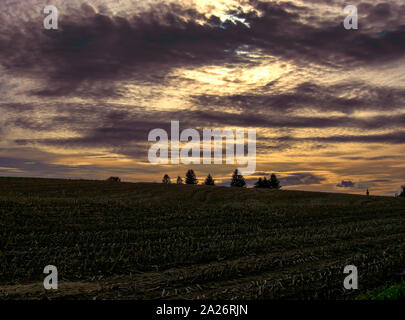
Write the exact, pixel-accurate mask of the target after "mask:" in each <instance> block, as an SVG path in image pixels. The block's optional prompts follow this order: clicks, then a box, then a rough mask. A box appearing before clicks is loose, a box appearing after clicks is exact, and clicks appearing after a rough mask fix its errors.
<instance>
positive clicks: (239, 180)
mask: <svg viewBox="0 0 405 320" xmlns="http://www.w3.org/2000/svg"><path fill="white" fill-rule="evenodd" d="M245 186H246V181H245V178H244V177H243V176H242V175H241V174H239V170H238V169H235V171H234V172H233V174H232V180H231V187H239V188H243V187H245Z"/></svg>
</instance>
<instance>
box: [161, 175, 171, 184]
mask: <svg viewBox="0 0 405 320" xmlns="http://www.w3.org/2000/svg"><path fill="white" fill-rule="evenodd" d="M162 182H163V183H164V184H170V183H171V182H170V177H169V175H167V174H165V175H164V177H163V180H162Z"/></svg>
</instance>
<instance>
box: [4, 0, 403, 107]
mask: <svg viewBox="0 0 405 320" xmlns="http://www.w3.org/2000/svg"><path fill="white" fill-rule="evenodd" d="M251 4H252V5H253V6H254V7H255V8H256V9H257V10H258V11H259V12H260V15H259V14H257V13H256V12H243V11H242V10H240V11H238V12H232V14H233V15H234V16H235V17H238V18H240V19H245V21H246V23H247V24H248V25H249V26H250V27H247V26H246V25H245V24H243V23H240V22H230V21H227V22H222V21H221V20H220V19H219V18H218V17H216V16H211V17H206V16H205V15H203V14H202V13H199V12H197V11H195V10H194V9H189V8H186V7H182V6H180V5H178V4H173V3H172V4H164V3H159V4H155V5H154V6H153V7H151V9H150V11H148V12H142V13H140V14H138V15H136V16H133V17H132V18H124V17H118V16H109V15H108V11H106V12H107V13H105V14H100V13H97V12H95V10H94V9H93V8H92V7H90V6H88V5H84V6H83V9H82V10H77V11H72V12H68V13H67V14H66V15H64V16H62V17H61V20H60V30H58V31H54V30H51V31H45V30H42V29H41V28H36V27H33V22H32V21H26V22H25V23H23V24H22V25H21V26H20V27H19V28H17V29H15V25H13V26H11V25H10V26H8V25H3V26H2V27H1V31H2V32H1V35H0V48H1V49H0V57H1V60H0V63H1V65H2V66H3V67H4V68H5V69H6V70H7V72H9V73H12V74H27V73H29V74H34V75H35V76H37V77H39V78H42V77H43V76H45V79H44V80H47V81H48V84H52V86H51V87H49V86H47V87H46V88H43V89H40V90H36V91H34V92H33V93H34V94H37V95H39V96H42V97H45V96H57V95H62V96H65V95H69V94H71V93H72V92H74V93H77V95H79V96H82V95H86V94H89V95H90V96H97V95H99V96H100V95H106V96H109V95H112V96H117V95H120V94H121V93H120V92H119V89H118V88H117V87H116V86H115V84H114V83H113V82H114V80H121V79H129V78H131V79H137V80H139V81H144V82H145V81H146V82H150V83H158V82H165V81H166V74H167V72H169V71H170V70H171V69H172V68H175V67H178V66H183V67H184V66H199V65H208V64H210V65H212V64H215V63H217V64H219V63H224V62H228V63H229V62H235V61H237V60H241V59H243V58H242V57H241V56H238V55H237V53H236V49H237V48H239V47H240V46H241V45H247V46H248V47H249V48H250V49H255V48H257V49H261V50H264V51H265V52H267V53H269V54H272V55H275V56H279V57H282V58H283V59H292V60H294V61H296V62H297V63H299V62H300V61H301V62H303V63H304V62H305V61H310V62H315V63H318V64H325V65H334V66H339V67H342V68H347V67H349V68H350V67H352V66H353V65H358V64H365V63H367V64H369V63H377V62H378V63H379V64H381V63H382V62H384V61H388V60H392V59H395V58H399V57H401V56H403V55H404V53H405V40H404V39H405V27H404V26H401V25H399V24H398V25H396V24H395V23H394V22H395V21H396V20H395V19H394V16H393V15H392V12H396V10H399V9H401V10H402V9H403V8H402V7H401V8H398V6H396V5H394V4H388V3H387V4H385V5H384V6H381V4H379V5H377V6H371V7H369V12H370V13H369V17H368V18H367V19H366V20H365V21H364V22H363V24H367V23H372V21H373V19H375V17H376V15H380V17H381V16H387V15H389V16H390V17H391V18H392V19H394V20H393V22H392V23H393V24H394V26H393V27H392V28H391V29H390V30H380V31H378V32H376V31H373V30H372V31H367V29H366V28H364V30H357V31H356V32H351V31H347V30H345V29H344V28H343V26H342V23H343V18H344V16H342V17H336V20H331V21H324V20H322V18H321V17H317V16H316V14H319V12H317V11H316V10H315V9H314V8H312V7H306V6H296V5H294V4H292V3H273V2H261V1H251ZM379 9H383V10H382V12H380V11H379ZM378 12H379V13H378ZM69 14H71V15H69ZM308 15H309V16H311V19H312V20H313V21H311V23H307V22H305V19H306V18H305V17H306V16H308ZM197 20H198V21H202V22H203V23H198V22H197ZM35 25H37V24H35ZM368 32H369V33H368ZM245 59H246V57H245ZM106 79H108V80H109V83H108V84H106V83H105V82H103V83H101V84H100V83H98V81H100V80H106ZM93 86H94V87H93ZM83 88H87V89H86V90H83ZM298 94H299V93H298ZM304 98H305V97H304ZM279 99H280V102H284V103H287V104H288V103H290V104H291V103H293V101H291V100H289V98H288V97H279ZM290 99H291V98H290ZM276 102H277V101H276ZM332 102H333V101H332ZM351 102H352V101H345V100H343V101H339V100H336V101H334V104H335V105H336V106H337V107H338V106H339V105H342V107H343V108H344V107H345V106H346V104H350V103H351Z"/></svg>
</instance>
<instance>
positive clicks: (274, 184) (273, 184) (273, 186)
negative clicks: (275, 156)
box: [269, 173, 281, 190]
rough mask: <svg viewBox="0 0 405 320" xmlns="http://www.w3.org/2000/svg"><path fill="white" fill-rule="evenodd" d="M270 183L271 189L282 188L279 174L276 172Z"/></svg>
mask: <svg viewBox="0 0 405 320" xmlns="http://www.w3.org/2000/svg"><path fill="white" fill-rule="evenodd" d="M269 184H270V189H277V190H278V189H280V188H281V186H280V181H279V180H278V179H277V176H276V175H275V174H274V173H273V174H272V175H271V177H270V181H269Z"/></svg>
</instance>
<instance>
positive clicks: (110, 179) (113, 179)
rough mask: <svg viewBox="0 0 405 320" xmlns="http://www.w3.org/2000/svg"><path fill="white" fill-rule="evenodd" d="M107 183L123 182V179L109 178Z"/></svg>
mask: <svg viewBox="0 0 405 320" xmlns="http://www.w3.org/2000/svg"><path fill="white" fill-rule="evenodd" d="M107 181H110V182H121V179H120V178H118V177H109V178H108V179H107Z"/></svg>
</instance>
